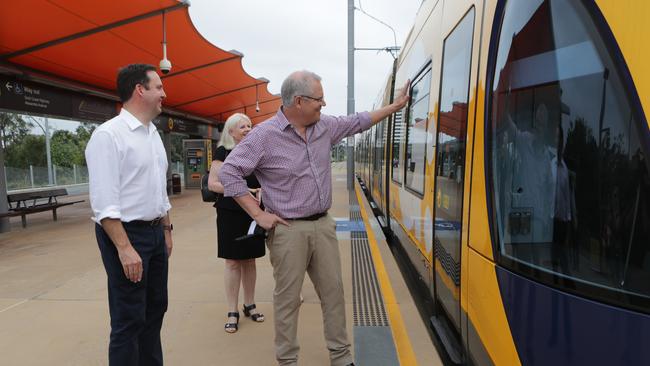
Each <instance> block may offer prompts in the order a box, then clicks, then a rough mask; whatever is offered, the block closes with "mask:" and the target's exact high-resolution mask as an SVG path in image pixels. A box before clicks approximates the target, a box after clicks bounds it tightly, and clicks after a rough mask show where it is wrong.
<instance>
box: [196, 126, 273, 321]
mask: <svg viewBox="0 0 650 366" xmlns="http://www.w3.org/2000/svg"><path fill="white" fill-rule="evenodd" d="M251 128H252V124H251V120H250V119H249V118H248V117H247V116H246V115H245V114H241V113H235V114H233V115H232V116H230V117H229V118H228V119H227V120H226V123H225V125H224V127H223V131H222V133H221V138H220V140H219V146H218V147H217V149H216V150H215V152H214V154H213V160H212V165H211V166H210V176H209V178H208V187H209V188H210V190H211V191H214V192H217V193H221V194H223V185H222V184H221V182H219V177H218V175H217V174H218V173H219V169H221V166H222V164H223V162H224V161H225V160H226V157H227V156H228V154H229V153H230V151H231V150H232V149H233V148H234V147H235V145H236V144H238V143H239V141H241V140H242V139H243V138H244V137H245V136H246V134H248V132H249V131H250V130H251ZM246 183H247V185H248V189H249V192H250V194H251V195H253V197H255V198H256V199H257V200H258V201H259V197H260V184H259V182H258V181H257V179H256V178H255V176H254V175H250V176H248V177H246ZM214 207H216V209H217V246H218V249H217V256H218V257H219V258H224V259H225V260H226V263H225V273H224V282H225V289H226V301H227V303H228V320H227V322H226V325H225V331H226V332H228V333H234V332H236V331H237V329H238V323H239V312H238V311H237V301H238V298H239V286H240V283H241V286H242V287H243V289H244V308H243V310H244V315H246V316H250V317H251V318H252V319H253V320H254V321H256V322H263V321H264V315H263V314H261V313H258V312H257V310H256V309H255V301H254V299H255V278H256V269H255V258H259V257H263V256H264V238H262V237H253V238H250V239H245V240H240V241H235V239H236V238H238V237H241V236H244V235H246V233H247V232H248V228H249V226H250V224H251V222H252V221H253V219H251V218H250V216H248V214H247V213H246V211H244V210H243V209H242V208H241V207H240V206H239V204H238V203H237V202H236V201H235V200H234V199H233V198H232V197H224V196H223V195H219V200H218V201H217V203H215V205H214Z"/></svg>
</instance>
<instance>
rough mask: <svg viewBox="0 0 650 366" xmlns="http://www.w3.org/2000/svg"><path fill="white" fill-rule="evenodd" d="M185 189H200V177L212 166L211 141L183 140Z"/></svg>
mask: <svg viewBox="0 0 650 366" xmlns="http://www.w3.org/2000/svg"><path fill="white" fill-rule="evenodd" d="M183 158H184V163H185V169H184V170H185V188H201V176H202V175H203V174H205V173H206V172H208V171H209V169H210V164H212V140H209V139H201V140H183Z"/></svg>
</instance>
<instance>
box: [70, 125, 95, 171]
mask: <svg viewBox="0 0 650 366" xmlns="http://www.w3.org/2000/svg"><path fill="white" fill-rule="evenodd" d="M95 128H97V124H95V123H89V122H81V124H80V125H79V126H77V130H76V131H75V132H76V133H77V147H78V148H79V150H80V153H81V160H80V162H79V164H80V165H84V166H85V165H86V154H85V151H86V145H87V144H88V140H90V136H91V135H92V134H93V132H94V131H95Z"/></svg>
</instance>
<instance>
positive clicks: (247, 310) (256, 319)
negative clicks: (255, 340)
mask: <svg viewBox="0 0 650 366" xmlns="http://www.w3.org/2000/svg"><path fill="white" fill-rule="evenodd" d="M255 308H256V306H255V304H250V305H246V304H244V315H245V316H247V317H249V316H250V317H251V319H253V321H254V322H258V323H261V322H263V321H264V314H262V313H255V314H251V310H253V309H255Z"/></svg>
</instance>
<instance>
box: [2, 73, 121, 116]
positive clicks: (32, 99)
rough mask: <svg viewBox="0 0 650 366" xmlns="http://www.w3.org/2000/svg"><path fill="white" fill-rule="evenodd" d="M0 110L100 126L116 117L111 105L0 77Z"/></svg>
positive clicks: (110, 102) (113, 106)
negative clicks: (86, 121) (89, 122)
mask: <svg viewBox="0 0 650 366" xmlns="http://www.w3.org/2000/svg"><path fill="white" fill-rule="evenodd" d="M0 85H1V86H0V108H3V109H10V110H14V111H16V112H19V113H36V114H46V115H50V116H55V117H63V118H71V119H79V120H91V121H98V122H103V121H106V120H108V119H110V118H112V117H114V116H116V115H117V104H116V103H115V102H113V101H110V100H106V99H102V98H98V97H93V96H90V95H86V94H82V93H75V92H72V91H68V90H65V89H59V88H55V87H52V86H49V85H44V84H39V83H35V82H31V81H24V80H18V79H15V78H12V77H8V76H2V75H0Z"/></svg>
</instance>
